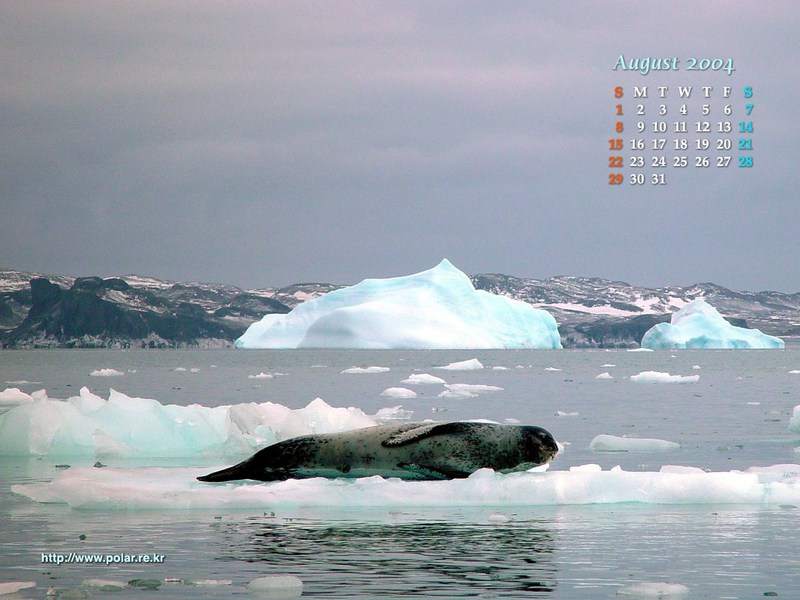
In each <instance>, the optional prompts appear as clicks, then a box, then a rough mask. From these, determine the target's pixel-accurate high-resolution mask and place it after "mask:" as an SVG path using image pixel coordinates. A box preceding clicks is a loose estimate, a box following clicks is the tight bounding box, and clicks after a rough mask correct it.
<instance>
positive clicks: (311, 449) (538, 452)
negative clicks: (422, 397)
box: [197, 421, 558, 482]
mask: <svg viewBox="0 0 800 600" xmlns="http://www.w3.org/2000/svg"><path fill="white" fill-rule="evenodd" d="M557 453H558V446H557V444H556V441H555V439H553V436H552V435H551V434H550V433H549V432H548V431H546V430H544V429H542V428H541V427H535V426H532V425H501V424H497V423H475V422H470V421H456V422H451V423H403V424H400V425H376V426H373V427H365V428H363V429H354V430H351V431H345V432H341V433H323V434H312V435H304V436H300V437H296V438H292V439H288V440H284V441H282V442H278V443H276V444H273V445H271V446H268V447H266V448H264V449H263V450H260V451H258V452H256V453H255V454H254V455H253V456H251V457H250V458H248V459H247V460H245V461H243V462H241V463H239V464H237V465H234V466H232V467H228V468H226V469H222V470H220V471H216V472H214V473H210V474H208V475H204V476H202V477H198V478H197V479H199V480H200V481H210V482H216V481H233V480H238V479H256V480H259V481H281V480H285V479H305V478H310V477H328V478H338V477H351V478H352V477H367V476H371V475H381V476H383V477H399V478H401V479H412V480H435V479H455V478H463V477H468V476H469V475H470V474H471V473H474V472H475V471H477V470H478V469H482V468H490V469H494V470H495V471H499V472H502V473H509V472H513V471H524V470H527V469H530V468H532V467H535V466H537V465H541V464H544V463H546V462H549V461H550V460H551V459H552V458H553V457H554V456H555V455H556V454H557Z"/></svg>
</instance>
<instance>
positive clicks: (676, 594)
mask: <svg viewBox="0 0 800 600" xmlns="http://www.w3.org/2000/svg"><path fill="white" fill-rule="evenodd" d="M688 593H689V588H687V587H686V586H685V585H682V584H680V583H667V582H652V583H632V584H630V585H626V586H624V587H621V588H619V589H618V590H617V596H627V597H632V598H664V599H665V600H666V599H668V598H683V597H684V596H686V595H687V594H688Z"/></svg>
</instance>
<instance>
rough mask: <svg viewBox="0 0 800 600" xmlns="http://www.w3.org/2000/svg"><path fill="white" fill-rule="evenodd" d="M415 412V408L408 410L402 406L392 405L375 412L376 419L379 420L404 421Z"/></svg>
mask: <svg viewBox="0 0 800 600" xmlns="http://www.w3.org/2000/svg"><path fill="white" fill-rule="evenodd" d="M413 414H414V411H413V410H406V409H404V408H403V407H402V406H391V407H386V408H381V409H380V410H379V411H378V412H377V413H375V419H376V420H378V421H402V420H405V419H410V418H411V415H413Z"/></svg>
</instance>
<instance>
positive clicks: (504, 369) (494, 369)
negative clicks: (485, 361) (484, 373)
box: [492, 367, 508, 371]
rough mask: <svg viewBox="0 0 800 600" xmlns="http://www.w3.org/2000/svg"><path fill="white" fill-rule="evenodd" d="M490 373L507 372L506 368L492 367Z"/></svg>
mask: <svg viewBox="0 0 800 600" xmlns="http://www.w3.org/2000/svg"><path fill="white" fill-rule="evenodd" d="M492 371H508V367H492Z"/></svg>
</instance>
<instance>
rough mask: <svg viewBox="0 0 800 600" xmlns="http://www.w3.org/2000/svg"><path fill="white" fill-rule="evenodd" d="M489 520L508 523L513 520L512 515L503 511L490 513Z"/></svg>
mask: <svg viewBox="0 0 800 600" xmlns="http://www.w3.org/2000/svg"><path fill="white" fill-rule="evenodd" d="M488 520H489V522H490V523H508V522H509V521H510V520H511V517H509V516H508V515H505V514H503V513H492V514H490V515H489V519H488Z"/></svg>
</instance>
